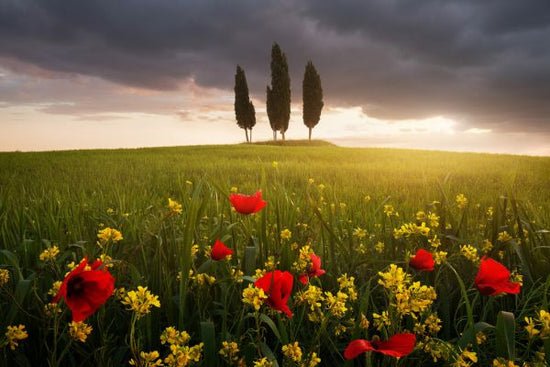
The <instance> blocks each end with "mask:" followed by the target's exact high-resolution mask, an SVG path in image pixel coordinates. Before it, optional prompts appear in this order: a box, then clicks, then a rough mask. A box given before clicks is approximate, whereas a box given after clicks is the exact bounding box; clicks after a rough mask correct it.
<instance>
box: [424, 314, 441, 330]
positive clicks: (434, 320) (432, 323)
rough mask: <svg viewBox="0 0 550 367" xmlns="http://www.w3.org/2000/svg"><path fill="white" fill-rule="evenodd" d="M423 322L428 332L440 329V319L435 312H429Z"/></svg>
mask: <svg viewBox="0 0 550 367" xmlns="http://www.w3.org/2000/svg"><path fill="white" fill-rule="evenodd" d="M424 324H425V325H426V328H427V330H428V332H429V333H430V334H437V333H438V332H439V330H441V319H440V318H439V317H437V314H431V315H430V316H428V317H427V318H426V320H424Z"/></svg>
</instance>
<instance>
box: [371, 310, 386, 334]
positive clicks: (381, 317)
mask: <svg viewBox="0 0 550 367" xmlns="http://www.w3.org/2000/svg"><path fill="white" fill-rule="evenodd" d="M372 319H373V324H374V327H375V328H376V329H377V330H381V329H382V328H383V327H385V326H386V327H387V326H391V319H390V314H389V313H388V311H382V313H381V314H379V313H376V312H374V313H373V314H372Z"/></svg>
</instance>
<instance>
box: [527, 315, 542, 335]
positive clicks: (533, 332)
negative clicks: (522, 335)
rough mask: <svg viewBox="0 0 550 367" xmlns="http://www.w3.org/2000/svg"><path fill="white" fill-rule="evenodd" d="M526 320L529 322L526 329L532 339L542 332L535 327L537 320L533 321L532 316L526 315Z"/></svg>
mask: <svg viewBox="0 0 550 367" xmlns="http://www.w3.org/2000/svg"><path fill="white" fill-rule="evenodd" d="M525 322H526V323H527V325H526V326H525V330H526V331H527V334H529V338H530V339H531V338H533V337H535V336H536V335H537V334H539V333H540V330H537V328H536V327H535V321H533V318H532V317H526V318H525Z"/></svg>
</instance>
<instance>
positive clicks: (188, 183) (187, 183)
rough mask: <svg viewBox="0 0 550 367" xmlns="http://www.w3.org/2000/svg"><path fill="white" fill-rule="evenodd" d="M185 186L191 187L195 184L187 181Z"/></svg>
mask: <svg viewBox="0 0 550 367" xmlns="http://www.w3.org/2000/svg"><path fill="white" fill-rule="evenodd" d="M185 184H186V185H187V186H191V185H193V182H192V181H189V180H186V181H185Z"/></svg>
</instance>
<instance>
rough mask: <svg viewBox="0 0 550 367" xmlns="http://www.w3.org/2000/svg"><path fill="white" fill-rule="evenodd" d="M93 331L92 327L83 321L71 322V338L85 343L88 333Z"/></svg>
mask: <svg viewBox="0 0 550 367" xmlns="http://www.w3.org/2000/svg"><path fill="white" fill-rule="evenodd" d="M91 333H92V327H91V326H90V325H88V324H86V323H85V322H83V321H78V322H75V321H72V322H71V323H69V334H70V335H71V338H73V339H74V340H76V341H79V342H81V343H85V342H86V339H87V338H88V335H90V334H91Z"/></svg>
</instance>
